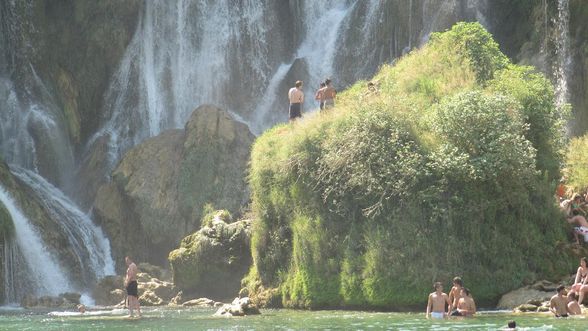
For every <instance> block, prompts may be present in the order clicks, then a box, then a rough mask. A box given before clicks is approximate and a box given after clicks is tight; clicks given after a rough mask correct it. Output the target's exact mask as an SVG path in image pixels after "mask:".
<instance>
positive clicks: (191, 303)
mask: <svg viewBox="0 0 588 331" xmlns="http://www.w3.org/2000/svg"><path fill="white" fill-rule="evenodd" d="M215 303H216V302H215V301H214V300H211V299H208V298H199V299H194V300H188V301H186V302H184V303H183V304H182V306H184V307H213V306H214V305H215Z"/></svg>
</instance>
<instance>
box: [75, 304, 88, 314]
mask: <svg viewBox="0 0 588 331" xmlns="http://www.w3.org/2000/svg"><path fill="white" fill-rule="evenodd" d="M77 307H78V311H79V312H80V313H82V314H83V313H85V312H86V306H85V305H83V304H79V305H78V306H77Z"/></svg>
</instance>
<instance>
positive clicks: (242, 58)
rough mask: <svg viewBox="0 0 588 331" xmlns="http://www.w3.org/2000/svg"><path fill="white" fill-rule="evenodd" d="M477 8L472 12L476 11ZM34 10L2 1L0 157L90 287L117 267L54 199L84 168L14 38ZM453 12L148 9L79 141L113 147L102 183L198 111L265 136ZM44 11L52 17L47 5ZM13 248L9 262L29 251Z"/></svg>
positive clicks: (214, 4) (416, 7)
mask: <svg viewBox="0 0 588 331" xmlns="http://www.w3.org/2000/svg"><path fill="white" fill-rule="evenodd" d="M562 1H563V0H562ZM483 2H484V0H475V1H469V2H468V4H470V3H471V4H474V5H472V7H476V8H473V9H472V10H477V7H478V6H479V4H480V3H483ZM32 4H34V2H33V1H31V0H22V1H4V2H0V16H1V17H0V109H1V110H2V111H0V139H1V141H0V152H1V154H2V157H3V159H4V160H5V161H7V162H8V163H9V164H10V165H11V168H12V169H13V171H14V175H15V176H16V177H18V179H19V180H20V181H21V182H22V183H23V185H27V186H28V187H29V188H31V191H34V194H32V195H33V196H34V199H35V200H37V201H39V203H40V204H41V205H42V206H43V207H44V209H46V211H47V213H48V214H50V215H51V216H52V218H54V219H56V220H60V221H62V222H63V223H60V224H59V225H58V226H57V227H58V228H59V229H60V231H63V232H64V233H65V234H66V237H67V238H68V239H67V240H68V241H69V245H70V246H71V247H72V250H74V251H75V253H74V255H75V259H77V263H82V265H83V266H87V269H86V270H85V271H84V272H82V273H83V275H82V276H81V278H83V279H89V278H91V276H90V275H91V274H95V275H97V276H100V275H104V274H109V273H112V271H113V268H112V260H111V258H110V252H109V248H108V243H107V242H106V241H104V240H103V237H102V235H101V233H100V231H99V229H98V228H96V227H94V226H93V225H92V223H91V221H90V220H89V219H88V217H87V216H86V215H85V214H84V213H83V212H81V211H80V210H79V209H78V208H77V207H76V206H75V204H74V203H72V202H71V201H69V200H68V199H67V197H65V196H64V195H63V194H62V193H61V192H60V191H59V188H63V187H65V186H66V185H68V184H69V183H68V181H72V178H73V173H75V170H76V168H77V167H79V166H80V165H79V164H76V162H77V160H78V159H82V160H84V159H86V158H84V157H83V156H85V155H76V154H75V148H74V147H72V146H75V143H72V142H71V139H72V138H71V137H69V135H68V129H69V127H68V126H67V124H65V123H66V122H67V121H66V119H65V118H64V115H63V113H64V112H63V109H61V107H60V106H59V104H60V102H58V99H59V98H58V97H55V96H54V93H55V87H54V86H53V87H52V86H51V84H47V86H46V84H45V82H44V81H43V79H41V78H40V77H39V75H37V73H36V71H35V66H34V65H33V64H32V63H33V61H28V52H34V45H35V43H34V42H30V43H29V41H28V40H21V39H19V38H23V37H22V36H27V35H29V34H27V33H26V32H27V31H28V30H31V31H32V30H34V27H32V28H31V27H30V26H24V25H26V24H29V25H30V24H32V23H31V22H32V20H31V19H30V18H29V17H22V15H25V16H26V15H27V14H26V13H27V10H31V8H33V7H34V6H33V5H32ZM460 4H463V1H461V0H447V1H442V2H441V1H436V0H410V1H380V0H365V1H363V0H301V1H289V2H279V1H274V0H265V1H256V0H244V1H236V0H201V1H191V0H176V1H170V0H151V1H144V3H143V5H142V6H140V7H141V8H142V10H143V11H142V14H141V15H140V17H141V18H140V20H139V23H138V26H137V29H136V31H135V34H134V37H133V39H132V40H131V42H130V44H129V45H128V46H127V49H126V52H125V54H124V56H123V58H122V59H121V60H120V62H119V67H118V68H117V71H116V73H115V74H114V75H113V77H112V78H111V81H110V85H109V87H108V89H107V90H105V91H96V93H99V95H102V93H104V95H105V98H104V103H103V108H102V109H101V111H100V112H101V116H103V118H102V122H101V123H100V125H99V127H100V129H99V130H97V131H96V132H84V135H83V137H92V138H91V139H88V141H82V142H81V143H83V144H86V147H87V148H86V149H85V150H84V152H88V154H90V153H91V150H92V148H93V146H94V143H97V142H100V143H102V142H104V141H105V140H106V141H108V156H109V160H108V161H109V162H107V163H108V164H107V165H106V169H101V170H102V171H103V173H102V175H104V176H103V177H102V178H104V177H106V176H108V175H109V174H110V170H112V168H113V167H114V165H115V164H116V162H118V161H119V160H120V158H121V157H122V155H123V154H124V152H125V151H126V150H128V149H129V148H131V147H133V146H135V145H136V144H138V143H140V142H141V141H143V140H144V139H145V138H147V137H151V136H154V135H157V134H159V133H160V132H161V131H163V130H166V129H170V128H179V127H182V126H183V125H184V124H185V121H186V119H187V118H188V117H189V116H190V114H191V112H192V111H193V110H194V109H196V108H197V107H198V106H199V105H201V104H205V103H211V104H215V105H217V106H219V107H221V108H224V109H226V110H228V111H230V112H232V113H233V114H238V116H237V118H239V119H240V120H242V121H244V122H247V123H248V124H249V126H250V128H251V129H252V130H253V131H254V132H255V133H261V132H262V131H263V130H264V129H266V128H268V127H270V126H272V125H273V124H275V123H279V122H284V121H285V120H286V118H287V97H286V92H287V90H288V88H290V87H291V86H292V85H293V82H294V81H295V80H298V79H300V80H303V81H304V82H305V89H304V92H305V95H306V104H305V111H311V110H312V109H313V108H316V104H315V103H314V101H313V96H314V92H315V89H316V88H318V84H319V82H320V81H322V80H324V79H325V78H326V77H330V78H332V79H333V81H334V85H335V87H336V88H337V89H339V90H341V89H342V88H344V87H345V85H347V84H350V83H352V82H354V81H356V80H358V79H364V78H368V77H370V76H371V75H372V74H373V73H374V72H375V71H376V70H377V68H378V67H379V66H380V65H381V64H382V63H385V62H389V61H392V60H393V59H394V58H395V57H398V56H401V55H402V54H403V53H405V52H407V51H410V50H411V49H412V48H413V47H417V46H419V44H420V43H421V42H423V41H425V40H426V39H427V38H428V35H429V34H430V32H432V31H436V30H442V29H445V28H448V27H449V26H450V25H451V24H452V23H453V22H454V21H455V20H454V19H458V18H459V17H460V15H461V14H459V13H458V12H459V10H460V9H459V8H460ZM43 6H46V7H50V2H47V4H43ZM17 7H18V8H17ZM462 7H463V5H462ZM15 8H17V9H15ZM407 14H408V15H407ZM447 17H451V18H449V19H448V18H447ZM406 20H407V22H406ZM452 20H453V21H452ZM33 23H34V22H33ZM407 26H408V28H406V27H407ZM25 30H26V31H25ZM82 35H84V34H82ZM85 36H87V34H85ZM31 45H32V46H31ZM54 65H58V64H56V63H52V64H51V66H54ZM39 72H43V71H42V70H40V71H39ZM78 83H80V84H83V82H78ZM93 124H95V123H93ZM90 127H94V126H93V125H92V126H90ZM103 137H106V138H107V139H105V140H103V139H100V138H103ZM81 139H85V138H81ZM80 153H83V152H80ZM90 203H91V202H90ZM12 247H13V250H12V251H11V252H13V253H12V254H14V256H19V254H21V253H24V252H20V253H19V248H18V246H12ZM95 252H98V253H97V255H94V253H95ZM13 260H14V259H13ZM17 260H18V259H17ZM15 264H18V263H15ZM21 264H22V263H21ZM17 278H18V277H17ZM12 279H14V277H12ZM83 279H82V280H81V281H78V282H82V283H83ZM74 283H75V281H74ZM16 295H17V296H18V294H16Z"/></svg>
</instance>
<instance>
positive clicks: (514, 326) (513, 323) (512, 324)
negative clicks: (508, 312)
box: [508, 321, 517, 329]
mask: <svg viewBox="0 0 588 331" xmlns="http://www.w3.org/2000/svg"><path fill="white" fill-rule="evenodd" d="M508 327H509V328H510V329H514V328H516V327H517V322H515V321H508Z"/></svg>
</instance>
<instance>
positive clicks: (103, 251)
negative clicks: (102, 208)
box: [12, 167, 114, 283]
mask: <svg viewBox="0 0 588 331" xmlns="http://www.w3.org/2000/svg"><path fill="white" fill-rule="evenodd" d="M12 173H13V174H14V175H15V176H16V177H17V178H19V179H20V180H21V181H22V182H23V183H25V184H26V185H27V186H28V187H29V188H32V189H33V192H34V194H35V195H36V197H37V199H38V200H39V201H40V203H41V204H42V205H43V206H44V207H45V210H47V211H48V212H49V213H50V214H51V216H52V218H53V219H56V220H59V221H60V222H59V224H58V226H59V227H60V228H61V229H60V230H61V232H63V233H65V234H66V236H67V239H68V246H69V247H71V248H72V250H73V252H74V254H75V256H76V257H77V259H78V261H77V263H79V265H80V266H81V267H82V268H81V269H82V271H83V276H84V281H85V282H86V283H89V282H90V281H93V280H96V279H97V278H101V277H103V276H105V275H112V274H114V261H113V260H112V256H111V254H110V244H109V243H108V239H106V237H105V236H104V234H103V232H102V230H101V229H100V228H99V227H97V226H96V225H95V224H94V223H92V220H91V219H90V218H89V217H88V215H86V214H84V213H82V212H81V211H80V210H79V209H78V207H77V206H76V205H75V204H74V203H73V202H72V201H71V200H70V199H69V198H67V197H66V196H65V195H64V194H63V193H62V192H61V191H60V190H59V189H58V188H56V187H55V186H53V185H51V184H50V183H49V182H47V181H46V180H45V179H44V178H43V177H41V176H39V175H38V174H37V173H35V172H33V171H30V170H26V169H22V168H18V167H13V168H12Z"/></svg>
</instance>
